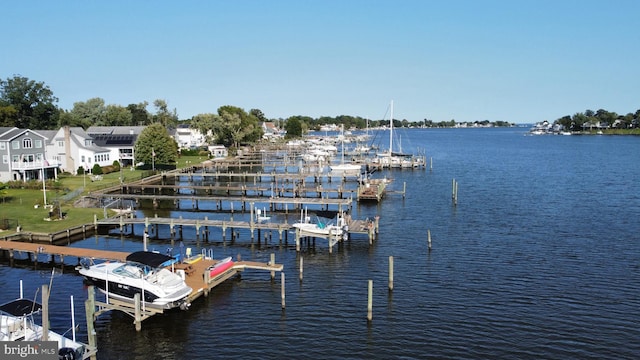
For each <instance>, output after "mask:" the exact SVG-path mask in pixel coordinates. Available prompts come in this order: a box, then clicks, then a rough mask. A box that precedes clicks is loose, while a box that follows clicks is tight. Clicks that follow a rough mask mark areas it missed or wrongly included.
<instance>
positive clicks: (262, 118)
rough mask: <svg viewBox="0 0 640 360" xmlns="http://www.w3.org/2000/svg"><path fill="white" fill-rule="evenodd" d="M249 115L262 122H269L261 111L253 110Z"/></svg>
mask: <svg viewBox="0 0 640 360" xmlns="http://www.w3.org/2000/svg"><path fill="white" fill-rule="evenodd" d="M249 114H250V115H253V116H255V117H256V119H258V121H260V122H266V121H268V119H267V117H266V116H264V113H263V112H262V110H260V109H251V110H249Z"/></svg>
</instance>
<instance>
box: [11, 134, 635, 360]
mask: <svg viewBox="0 0 640 360" xmlns="http://www.w3.org/2000/svg"><path fill="white" fill-rule="evenodd" d="M525 132H526V129H438V130H411V131H407V132H406V133H404V134H403V140H402V142H403V147H404V148H405V150H408V148H409V147H411V146H413V147H414V148H420V149H425V150H426V152H427V156H428V157H431V158H433V170H432V171H430V170H429V169H427V170H426V171H393V172H387V173H381V174H378V176H381V175H385V174H386V175H387V176H389V177H392V178H393V179H394V183H393V186H392V189H396V190H399V189H401V188H402V184H403V183H405V182H406V184H407V192H408V196H407V197H406V199H402V197H401V196H400V195H398V194H390V195H389V196H388V197H387V198H385V199H384V200H383V201H382V203H381V204H380V205H376V204H371V205H356V206H355V207H354V209H353V217H354V218H365V217H370V216H375V215H377V214H379V215H380V216H381V219H380V234H379V239H378V241H377V242H376V243H375V244H374V245H373V246H372V247H369V245H368V242H367V240H366V239H365V238H364V237H356V238H354V239H352V240H351V241H350V242H349V243H347V244H345V245H344V246H342V247H341V248H334V252H333V254H329V253H328V249H327V245H326V242H324V241H321V240H318V241H317V242H316V246H315V248H305V249H304V251H303V252H302V256H303V257H304V265H305V269H304V280H303V281H302V282H300V281H299V280H298V272H297V266H298V265H297V264H298V261H299V255H298V254H296V252H295V248H294V246H293V244H292V242H289V244H288V245H286V246H285V245H282V246H281V245H280V244H278V241H277V240H276V239H277V235H274V237H273V240H272V241H270V242H269V243H268V244H266V245H265V244H264V243H262V244H261V245H257V244H255V243H254V245H250V244H249V241H248V240H247V238H248V236H249V235H248V234H241V240H240V241H238V242H237V243H236V244H234V245H230V244H229V243H228V242H227V244H226V245H223V244H221V243H220V240H221V235H220V234H219V233H217V232H216V231H215V230H212V235H211V236H212V239H213V240H215V241H214V243H212V244H206V246H207V247H208V248H212V249H213V250H214V254H215V257H216V258H222V257H224V256H229V255H233V256H234V257H235V256H236V255H237V254H241V255H242V258H243V259H244V260H257V261H264V262H267V261H268V260H269V255H270V254H271V253H273V252H275V253H276V259H277V262H279V263H283V264H284V266H285V274H286V291H287V293H286V310H284V311H282V310H281V306H280V281H279V276H278V277H277V281H275V282H273V283H272V282H271V281H270V279H269V274H267V273H261V272H256V271H246V272H245V273H244V274H243V275H242V279H241V280H238V279H234V280H230V281H228V282H227V283H225V284H223V285H222V286H220V287H219V288H216V290H215V291H214V292H213V293H212V294H211V295H210V296H209V297H208V298H202V299H200V300H198V301H197V302H195V303H194V304H193V306H192V307H191V309H190V310H189V311H187V312H183V311H177V312H174V313H169V314H165V315H163V316H155V317H153V318H151V319H149V320H146V321H145V322H143V324H142V331H141V332H139V333H136V331H135V329H134V326H133V325H132V319H131V318H129V317H128V316H126V315H123V314H121V313H117V312H114V313H111V314H108V315H103V316H102V317H100V319H99V320H98V323H97V333H98V342H99V358H100V359H189V358H242V359H283V358H297V359H298V358H299V359H319V358H322V359H345V358H347V359H349V358H352V359H365V358H366V359H396V358H406V359H413V358H420V359H425V358H433V359H482V358H484V359H514V358H518V359H603V358H608V359H635V358H638V357H639V356H640V341H638V339H640V311H638V309H639V308H640V236H639V235H638V234H639V233H640V223H639V220H640V190H639V188H638V179H640V161H639V160H638V154H640V137H630V136H626V137H612V136H524V134H525ZM454 178H455V179H456V180H457V181H458V183H459V190H458V191H459V195H458V206H457V207H454V206H452V201H451V182H452V179H454ZM186 208H190V206H188V205H186ZM167 214H168V212H167ZM167 214H160V215H159V216H166V215H167ZM141 215H142V214H141ZM147 215H149V216H151V214H150V213H149V214H147ZM171 215H173V216H179V215H182V216H185V217H187V216H190V217H201V218H202V217H204V216H205V215H207V214H204V213H197V214H190V213H188V212H187V211H172V212H171ZM209 216H210V218H214V217H215V216H225V215H219V214H209ZM226 216H228V215H226ZM236 216H240V215H236ZM427 230H430V231H431V234H432V240H433V250H432V251H431V252H429V251H428V249H427ZM136 231H137V233H138V234H141V233H142V229H137V230H136ZM161 231H162V230H161ZM185 236H187V237H189V236H190V237H191V238H193V237H194V236H193V234H189V233H188V232H187V230H185ZM243 237H244V240H242V238H243ZM291 238H292V237H291ZM185 243H186V245H187V246H193V247H198V245H202V244H196V242H195V240H191V241H185ZM73 246H78V247H96V248H107V249H111V250H138V249H140V247H141V246H140V241H139V240H132V239H129V238H120V237H119V236H115V237H96V238H90V239H87V240H84V241H81V242H78V243H75V244H73ZM151 247H152V248H156V249H159V250H164V249H165V248H166V247H167V242H166V241H156V242H154V243H152V244H151ZM391 255H392V256H394V262H395V269H394V273H395V281H394V290H393V292H392V293H390V292H389V291H388V289H387V273H388V257H389V256H391ZM69 261H70V262H71V263H73V260H69ZM19 279H24V280H25V293H26V294H34V293H35V289H37V288H38V287H39V286H40V285H41V284H44V283H48V282H49V279H50V271H46V270H43V271H35V270H33V269H19V268H8V267H7V266H0V284H1V285H2V288H3V289H7V290H8V291H4V290H3V292H2V294H1V295H0V300H2V301H6V300H10V299H12V298H14V297H15V296H17V293H18V280H19ZM369 279H372V280H373V282H374V294H373V303H374V307H373V321H372V322H371V323H370V324H368V323H367V320H366V314H367V281H368V280H369ZM85 291H86V290H85V289H83V285H82V280H81V278H80V277H78V276H76V275H73V274H62V275H56V276H55V277H54V279H53V290H52V296H53V297H54V299H52V302H51V307H52V308H53V310H52V312H53V315H52V325H53V327H54V329H55V330H58V331H64V330H65V329H67V328H69V327H70V321H69V320H68V317H69V316H68V314H69V310H68V309H69V296H70V295H74V298H75V299H76V300H75V301H76V306H75V308H76V315H77V317H78V319H77V322H78V323H80V324H81V333H82V332H86V330H85V326H84V318H83V316H84V307H83V305H82V302H83V301H84V299H85V298H86V295H85ZM79 337H80V339H86V335H83V334H79Z"/></svg>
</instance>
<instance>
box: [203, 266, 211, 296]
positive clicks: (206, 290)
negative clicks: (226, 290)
mask: <svg viewBox="0 0 640 360" xmlns="http://www.w3.org/2000/svg"><path fill="white" fill-rule="evenodd" d="M210 282H211V278H210V272H209V271H207V270H205V272H204V297H207V296H209V290H210V289H211V288H210V287H209V283H210Z"/></svg>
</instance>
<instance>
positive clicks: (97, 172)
mask: <svg viewBox="0 0 640 360" xmlns="http://www.w3.org/2000/svg"><path fill="white" fill-rule="evenodd" d="M91 172H92V173H93V175H102V167H101V166H100V165H98V164H94V165H93V168H91Z"/></svg>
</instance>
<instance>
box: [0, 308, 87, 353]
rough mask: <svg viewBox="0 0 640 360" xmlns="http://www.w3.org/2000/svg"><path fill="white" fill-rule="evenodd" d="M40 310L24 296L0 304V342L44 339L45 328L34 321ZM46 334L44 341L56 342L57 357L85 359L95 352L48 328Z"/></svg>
mask: <svg viewBox="0 0 640 360" xmlns="http://www.w3.org/2000/svg"><path fill="white" fill-rule="evenodd" d="M41 310H42V305H40V304H39V303H37V302H35V301H31V300H28V299H24V298H20V299H16V300H13V301H10V302H8V303H5V304H2V305H0V342H5V341H38V342H41V341H45V336H44V335H45V329H44V328H43V327H42V326H41V325H38V324H36V322H35V321H34V317H35V315H37V314H39V313H41ZM46 335H47V336H46V339H47V340H46V341H56V342H57V343H58V349H57V350H58V357H59V359H70V360H71V359H85V358H88V357H89V356H90V355H91V353H95V351H93V352H90V351H89V349H88V346H87V345H86V344H83V343H81V342H78V341H74V340H72V339H69V338H67V337H65V336H64V335H60V334H58V333H57V332H54V331H51V330H48V331H47V332H46ZM44 344H46V343H43V344H41V345H40V346H46V345H44ZM5 346H11V345H10V344H6V345H5ZM51 350H52V351H53V350H55V349H51Z"/></svg>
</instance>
